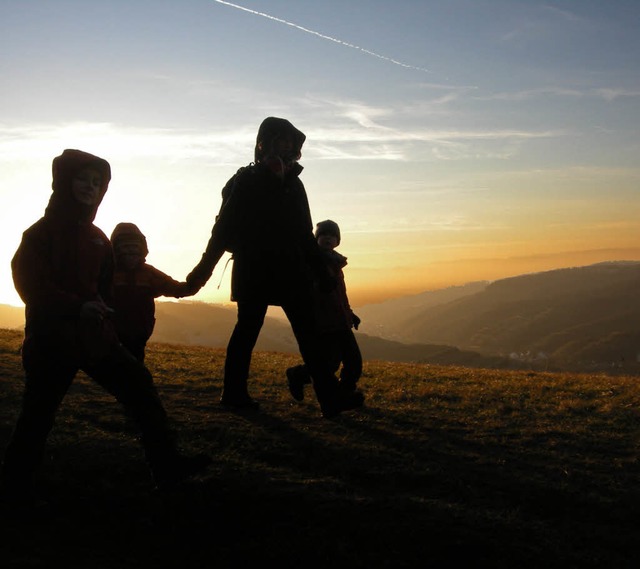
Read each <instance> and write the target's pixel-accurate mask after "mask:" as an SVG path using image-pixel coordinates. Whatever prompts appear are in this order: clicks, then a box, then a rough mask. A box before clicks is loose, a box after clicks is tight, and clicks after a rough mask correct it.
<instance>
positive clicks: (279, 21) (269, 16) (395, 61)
mask: <svg viewBox="0 0 640 569" xmlns="http://www.w3.org/2000/svg"><path fill="white" fill-rule="evenodd" d="M213 1H214V2H217V3H218V4H224V5H225V6H230V7H231V8H236V9H237V10H242V11H243V12H249V14H254V15H255V16H261V17H263V18H267V19H269V20H273V21H274V22H278V23H280V24H285V25H287V26H291V27H292V28H296V29H297V30H300V31H302V32H305V33H307V34H311V35H314V36H317V37H319V38H321V39H323V40H328V41H332V42H334V43H337V44H340V45H343V46H344V47H349V48H351V49H356V50H358V51H361V52H362V53H366V54H367V55H371V56H373V57H377V58H378V59H382V60H384V61H388V62H389V63H393V64H394V65H399V66H400V67H405V68H407V69H414V70H416V71H422V72H424V73H431V71H429V70H428V69H425V68H424V67H416V66H415V65H409V64H408V63H402V61H398V60H397V59H392V58H391V57H387V56H385V55H380V54H379V53H375V52H374V51H370V50H368V49H365V48H363V47H360V46H357V45H353V44H352V43H349V42H346V41H342V40H339V39H336V38H332V37H331V36H327V35H324V34H321V33H320V32H316V31H314V30H310V29H309V28H305V27H303V26H299V25H298V24H294V23H293V22H288V21H287V20H283V19H281V18H276V17H275V16H271V15H269V14H265V13H264V12H257V11H255V10H250V9H249V8H245V7H244V6H239V5H238V4H232V3H231V2H225V1H224V0H213Z"/></svg>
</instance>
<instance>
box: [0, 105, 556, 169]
mask: <svg viewBox="0 0 640 569" xmlns="http://www.w3.org/2000/svg"><path fill="white" fill-rule="evenodd" d="M385 114H386V113H385V112H384V111H382V110H378V111H376V110H374V109H372V108H370V107H366V106H360V107H358V106H354V107H346V106H345V107H344V108H343V111H342V119H343V121H346V122H343V123H342V124H341V123H340V121H334V123H333V125H329V126H323V127H317V128H312V129H309V130H307V132H306V134H307V135H308V138H309V141H310V142H311V141H312V142H313V143H312V144H309V145H308V147H307V149H306V153H305V154H306V156H307V158H312V159H324V160H326V159H332V160H336V159H338V160H373V159H375V160H395V161H398V160H409V159H417V157H419V156H420V155H423V156H424V155H425V154H426V152H425V149H424V148H422V149H420V145H424V144H429V145H430V146H429V148H431V152H432V155H433V156H434V157H435V158H438V159H445V158H446V159H449V160H451V159H456V158H458V159H459V158H462V157H469V156H470V155H471V156H475V157H478V156H483V155H494V156H495V155H501V154H504V153H505V151H504V149H503V150H500V151H499V152H498V153H497V154H496V150H495V149H489V148H485V149H484V150H483V149H482V148H481V145H480V143H481V142H483V141H484V142H488V143H494V144H495V143H496V142H498V143H501V144H507V145H510V146H511V147H512V145H513V144H517V143H518V142H522V141H525V140H531V139H539V138H552V137H559V136H563V135H564V134H565V133H564V132H563V131H551V130H547V131H527V130H508V129H506V130H491V129H489V130H436V129H426V128H424V129H421V128H413V129H406V130H405V129H400V128H391V127H387V126H382V125H379V124H377V123H376V122H375V117H376V116H384V115H385ZM316 124H318V122H317V121H316ZM254 140H255V127H254V126H253V125H247V126H242V127H240V128H235V129H217V130H215V131H201V130H200V131H199V130H195V129H168V128H167V129H158V128H132V127H126V126H122V125H117V124H112V123H89V122H81V123H80V122H78V123H69V124H62V125H58V124H53V125H50V124H37V125H25V126H22V127H6V126H3V125H0V161H5V162H6V161H12V160H21V159H22V160H25V159H32V158H43V157H47V158H48V157H51V156H52V155H55V153H57V152H60V151H61V150H62V149H64V148H69V147H75V148H82V149H85V150H88V151H91V152H95V153H102V154H104V155H106V156H110V157H111V158H112V159H115V158H118V159H133V158H136V157H138V158H148V159H160V160H168V161H178V160H190V159H200V158H203V157H206V158H207V159H208V160H210V161H212V162H216V163H218V164H223V163H236V162H238V161H240V162H242V161H244V160H246V156H247V149H251V148H252V146H253V141H254ZM469 144H472V145H473V146H465V145H469ZM434 148H436V149H437V150H434ZM487 153H489V154H487Z"/></svg>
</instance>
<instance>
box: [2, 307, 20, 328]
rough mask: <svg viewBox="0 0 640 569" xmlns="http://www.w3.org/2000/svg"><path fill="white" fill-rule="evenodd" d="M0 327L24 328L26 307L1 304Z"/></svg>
mask: <svg viewBox="0 0 640 569" xmlns="http://www.w3.org/2000/svg"><path fill="white" fill-rule="evenodd" d="M0 326H1V327H2V328H9V329H14V328H24V307H16V306H9V305H8V304H0Z"/></svg>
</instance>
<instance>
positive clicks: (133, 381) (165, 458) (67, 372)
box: [2, 339, 177, 485]
mask: <svg viewBox="0 0 640 569" xmlns="http://www.w3.org/2000/svg"><path fill="white" fill-rule="evenodd" d="M25 348H26V349H24V350H23V366H24V369H25V389H24V395H23V400H22V409H21V412H20V415H19V417H18V420H17V423H16V426H15V429H14V432H13V434H12V437H11V440H10V442H9V445H8V446H7V448H6V451H5V455H4V461H3V467H2V477H3V479H4V481H5V482H8V483H12V484H16V485H20V484H23V485H29V484H30V483H31V481H32V478H33V474H34V472H35V470H36V469H37V468H38V466H39V464H40V462H41V459H42V456H43V453H44V448H45V443H46V439H47V437H48V435H49V433H50V431H51V429H52V428H53V425H54V420H55V414H56V412H57V410H58V408H59V407H60V404H61V403H62V400H63V399H64V396H65V394H66V393H67V390H68V389H69V386H70V385H71V383H72V381H73V379H74V377H75V376H76V374H77V373H78V371H79V370H82V371H84V372H85V373H86V374H87V375H88V376H89V377H91V378H92V379H93V380H94V381H96V382H97V383H98V384H99V385H101V386H102V387H103V388H104V389H106V390H107V391H108V392H109V393H111V394H112V395H113V396H114V397H115V398H116V399H117V400H118V401H119V402H120V403H121V404H122V405H123V406H124V410H125V413H126V414H127V415H128V416H129V417H131V418H132V419H133V420H134V421H135V422H136V423H137V425H138V427H139V429H140V432H141V443H142V445H143V448H144V451H145V455H146V458H147V461H148V463H149V466H150V467H151V470H152V471H153V472H156V473H157V472H160V471H161V470H162V468H164V467H165V466H167V465H168V464H169V463H170V462H171V460H172V459H173V458H174V457H175V455H176V453H177V451H176V447H175V441H174V437H173V434H172V431H171V428H170V425H169V420H168V418H167V414H166V412H165V410H164V407H163V405H162V403H161V401H160V399H159V397H158V394H157V392H156V389H155V386H154V385H153V379H152V377H151V374H150V373H149V371H148V370H147V368H145V367H144V365H142V364H141V363H140V362H139V361H137V360H136V359H135V358H134V357H133V356H132V355H131V354H130V353H129V352H128V351H127V350H125V349H124V348H123V347H122V346H119V345H115V346H114V347H113V350H112V351H111V353H110V354H109V355H107V356H105V357H103V358H101V359H100V360H99V361H98V362H97V363H92V364H87V365H78V364H74V363H72V362H70V361H69V360H68V359H65V358H62V357H61V356H60V355H59V354H56V353H53V350H52V349H51V348H50V347H49V346H48V345H47V343H46V342H42V341H38V340H37V339H36V340H35V341H32V342H31V343H30V344H29V345H28V346H25Z"/></svg>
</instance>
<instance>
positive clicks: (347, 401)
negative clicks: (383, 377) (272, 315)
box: [320, 391, 364, 419]
mask: <svg viewBox="0 0 640 569" xmlns="http://www.w3.org/2000/svg"><path fill="white" fill-rule="evenodd" d="M363 405H364V394H363V393H362V392H360V391H354V392H353V393H340V394H339V395H338V397H337V398H336V399H333V400H332V401H330V402H326V403H324V404H321V405H320V410H321V411H322V416H323V417H324V418H325V419H331V418H332V417H337V416H338V415H339V414H340V413H342V412H343V411H350V410H351V409H358V408H360V407H362V406H363Z"/></svg>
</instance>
